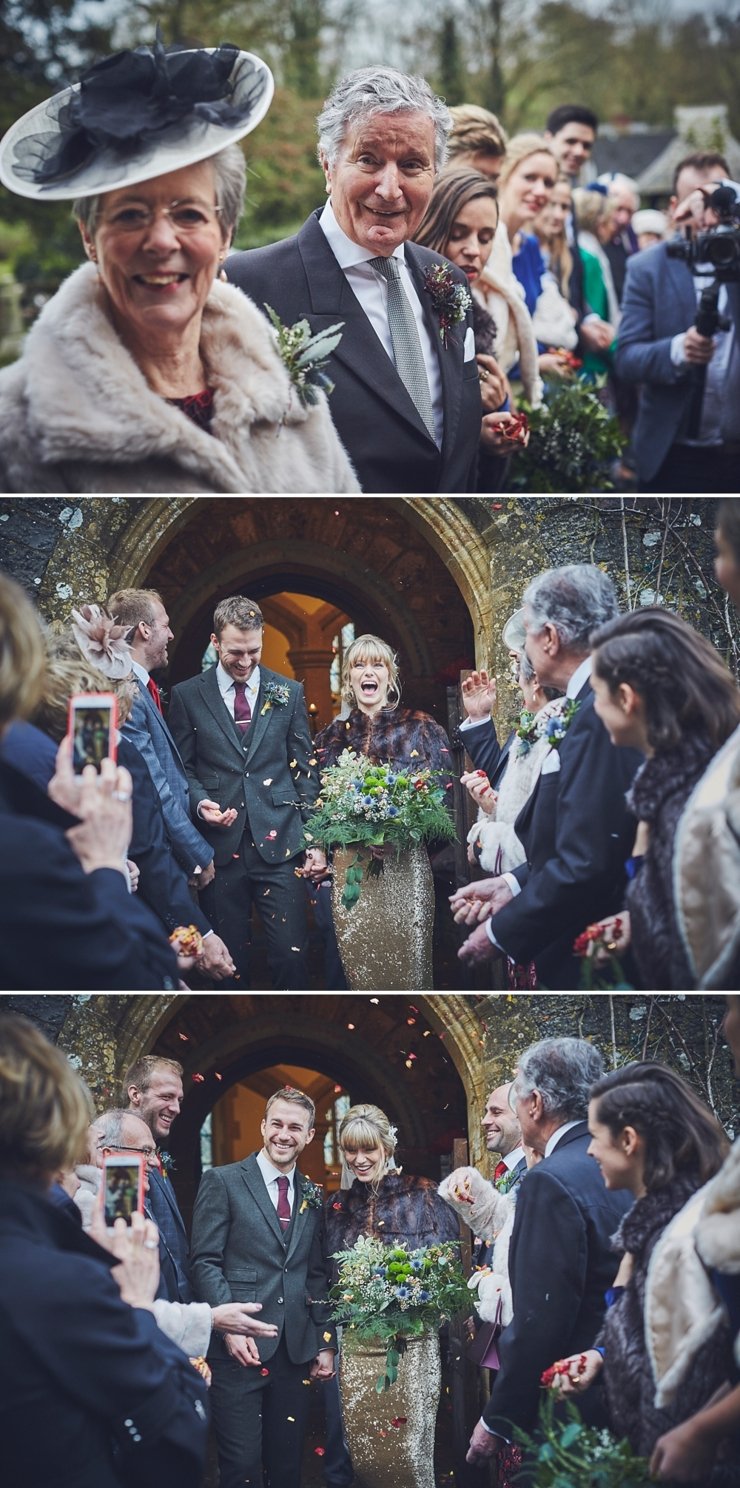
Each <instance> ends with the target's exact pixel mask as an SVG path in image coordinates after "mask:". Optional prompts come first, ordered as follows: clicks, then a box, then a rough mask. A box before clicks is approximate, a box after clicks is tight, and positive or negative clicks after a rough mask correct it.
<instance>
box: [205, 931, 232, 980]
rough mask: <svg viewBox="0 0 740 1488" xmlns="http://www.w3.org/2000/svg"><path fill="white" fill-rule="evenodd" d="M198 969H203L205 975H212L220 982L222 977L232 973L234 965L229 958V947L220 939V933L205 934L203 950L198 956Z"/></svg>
mask: <svg viewBox="0 0 740 1488" xmlns="http://www.w3.org/2000/svg"><path fill="white" fill-rule="evenodd" d="M198 970H199V971H204V972H205V973H206V974H207V976H210V977H213V979H214V981H216V982H220V981H222V980H223V978H224V977H230V976H233V975H234V972H235V971H236V966H235V965H234V962H233V961H232V959H231V953H230V951H229V947H228V946H227V945H226V944H225V942H224V941H223V940H222V939H221V937H220V935H215V934H214V935H207V936H206V937H205V940H204V941H203V950H202V951H201V953H200V956H199V957H198Z"/></svg>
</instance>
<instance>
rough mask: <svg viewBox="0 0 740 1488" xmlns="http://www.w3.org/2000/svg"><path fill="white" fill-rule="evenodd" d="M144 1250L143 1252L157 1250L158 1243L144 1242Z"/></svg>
mask: <svg viewBox="0 0 740 1488" xmlns="http://www.w3.org/2000/svg"><path fill="white" fill-rule="evenodd" d="M144 1249H145V1250H159V1241H158V1240H145V1241H144Z"/></svg>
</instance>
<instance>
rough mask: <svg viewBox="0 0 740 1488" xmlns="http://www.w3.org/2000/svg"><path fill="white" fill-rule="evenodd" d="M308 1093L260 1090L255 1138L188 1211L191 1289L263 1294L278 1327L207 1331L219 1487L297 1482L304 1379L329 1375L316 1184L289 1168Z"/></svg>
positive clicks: (307, 1122)
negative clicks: (258, 1144) (247, 1332)
mask: <svg viewBox="0 0 740 1488" xmlns="http://www.w3.org/2000/svg"><path fill="white" fill-rule="evenodd" d="M314 1125H315V1111H314V1105H313V1102H312V1101H311V1100H310V1099H309V1097H308V1096H307V1095H304V1094H303V1092H302V1091H300V1090H295V1089H293V1088H292V1087H285V1088H284V1089H282V1090H278V1091H276V1093H275V1094H274V1095H272V1096H271V1097H270V1099H269V1100H268V1102H267V1107H266V1109H265V1116H264V1120H263V1122H262V1137H263V1141H264V1146H263V1148H262V1150H261V1152H258V1153H256V1154H255V1153H253V1154H252V1156H251V1157H248V1158H246V1159H245V1160H244V1161H243V1162H238V1163H228V1164H227V1165H226V1166H225V1167H223V1168H211V1170H210V1171H209V1172H207V1173H204V1175H203V1179H202V1182H201V1185H200V1188H199V1190H198V1196H197V1199H196V1201H195V1210H194V1213H193V1232H192V1248H191V1268H192V1276H193V1283H194V1286H195V1290H196V1293H197V1295H198V1297H199V1298H200V1300H202V1301H204V1302H208V1303H209V1304H210V1306H211V1307H217V1306H218V1305H219V1304H220V1303H222V1302H261V1303H262V1317H263V1320H264V1321H265V1322H269V1323H275V1324H277V1328H278V1336H277V1338H266V1339H262V1338H260V1339H253V1338H241V1337H237V1335H236V1334H228V1333H227V1334H226V1335H225V1336H224V1338H223V1340H221V1339H217V1337H216V1335H215V1334H213V1335H212V1341H211V1346H210V1349H209V1352H208V1359H209V1363H210V1365H211V1369H212V1371H213V1386H212V1390H211V1404H212V1409H213V1421H214V1426H215V1430H216V1438H217V1441H218V1461H219V1483H220V1488H244V1485H251V1488H261V1485H262V1481H263V1478H262V1470H263V1466H264V1468H265V1469H266V1471H267V1475H268V1479H269V1483H270V1488H300V1482H301V1456H302V1450H303V1438H304V1435H305V1430H306V1421H307V1417H308V1407H309V1399H310V1395H309V1391H308V1389H307V1388H306V1381H307V1380H308V1379H309V1378H312V1379H330V1378H331V1377H332V1375H333V1373H334V1355H335V1352H336V1337H335V1333H334V1329H333V1328H332V1326H331V1324H330V1323H329V1321H328V1313H329V1308H328V1305H327V1301H326V1298H327V1294H328V1287H329V1277H328V1274H327V1266H326V1261H325V1258H324V1229H323V1195H322V1192H321V1189H320V1188H318V1187H316V1186H315V1185H314V1184H312V1183H311V1182H310V1180H309V1179H307V1178H305V1177H304V1176H303V1174H301V1173H300V1172H299V1171H298V1168H297V1166H296V1164H297V1161H298V1159H299V1158H300V1155H301V1153H302V1152H303V1150H304V1148H305V1147H307V1146H308V1143H309V1142H310V1141H311V1140H312V1139H313V1135H314Z"/></svg>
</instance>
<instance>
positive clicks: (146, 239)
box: [0, 40, 358, 492]
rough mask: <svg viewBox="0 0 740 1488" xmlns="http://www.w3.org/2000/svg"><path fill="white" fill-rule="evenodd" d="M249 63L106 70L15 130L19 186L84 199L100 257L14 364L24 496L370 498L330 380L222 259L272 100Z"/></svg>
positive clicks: (158, 57)
mask: <svg viewBox="0 0 740 1488" xmlns="http://www.w3.org/2000/svg"><path fill="white" fill-rule="evenodd" d="M272 91H273V81H272V75H271V73H270V71H269V68H267V67H266V66H265V64H264V63H263V62H262V61H261V60H260V59H259V57H255V56H253V55H252V54H251V53H248V52H240V51H238V49H237V48H236V47H232V46H221V47H218V48H216V49H214V50H212V51H211V50H192V51H169V52H166V51H165V50H164V49H163V47H162V46H161V44H160V42H159V40H158V41H157V43H156V44H155V46H154V47H153V48H148V47H139V48H137V49H136V50H135V51H132V52H121V53H118V54H117V55H116V56H114V57H109V58H106V59H105V60H104V61H102V62H99V63H96V64H95V66H94V67H92V68H90V69H89V71H88V72H87V73H85V74H84V76H83V78H82V80H81V83H80V84H79V85H76V86H75V87H74V88H70V89H66V90H65V91H64V92H63V93H62V94H59V95H57V96H56V97H54V98H52V99H50V100H49V101H48V102H47V103H45V104H41V105H39V107H38V108H36V109H32V110H31V112H30V113H29V114H26V115H25V116H24V117H23V118H22V119H21V120H20V121H19V122H18V123H17V124H15V125H14V126H13V128H12V129H10V130H9V131H8V133H7V134H6V136H5V138H4V139H3V142H2V146H1V147H0V179H2V181H3V182H4V184H5V185H6V186H8V187H9V188H10V189H11V190H12V191H15V192H17V193H18V194H20V195H21V196H28V197H33V198H35V199H37V200H44V199H45V200H52V201H58V200H74V212H75V216H76V218H77V221H78V224H79V228H80V232H81V235H82V241H83V244H84V248H85V252H86V254H87V257H88V259H89V260H90V262H89V263H88V264H85V265H83V266H82V267H81V268H79V269H77V270H76V272H75V273H73V274H72V275H71V277H70V278H69V279H68V280H66V282H65V283H64V284H62V286H61V288H60V289H59V290H58V291H57V293H56V294H55V295H54V296H53V297H52V299H51V300H50V301H49V303H48V304H47V305H46V306H45V307H44V310H43V311H42V313H41V315H40V316H39V319H38V321H37V322H36V324H35V325H34V327H33V329H32V330H31V332H30V334H29V336H28V338H27V341H26V344H25V347H24V350H23V353H22V355H21V357H20V359H19V361H18V362H17V363H16V364H15V365H14V366H13V367H9V368H7V369H5V370H4V371H3V372H2V373H0V476H1V477H2V487H3V489H4V490H6V491H45V492H47V491H70V492H84V491H88V492H112V491H135V492H148V491H166V492H184V491H211V492H221V491H230V492H235V491H268V492H293V491H327V490H328V491H355V490H357V489H358V485H357V482H356V479H355V476H354V473H353V471H352V468H351V466H350V463H349V460H348V459H347V456H346V455H345V452H344V450H343V448H342V446H341V444H340V442H339V439H338V437H337V435H336V432H335V430H334V426H333V424H332V421H331V418H330V415H329V411H328V408H327V405H326V401H325V398H324V395H323V393H322V392H320V391H319V390H318V388H315V387H310V388H309V390H308V392H309V396H308V397H307V396H306V390H305V388H301V389H300V392H299V391H298V390H297V389H296V387H294V386H293V384H292V382H291V378H290V376H289V373H288V371H287V370H286V367H285V366H284V365H283V363H282V361H281V358H280V355H279V353H278V350H277V346H276V344H275V338H274V334H273V331H272V330H271V328H270V326H269V325H268V324H267V323H266V322H265V320H264V317H263V316H262V314H261V313H260V312H258V310H257V308H256V307H255V306H254V305H253V304H252V303H251V302H250V301H249V300H248V299H247V298H246V297H245V296H244V295H243V294H241V293H240V292H239V291H237V290H235V289H234V287H233V286H232V285H228V284H226V283H222V282H221V265H222V264H223V261H224V259H225V257H226V254H227V251H228V249H229V247H230V244H231V241H232V239H233V236H234V232H235V230H236V226H237V223H238V221H239V217H240V214H241V210H242V207H243V202H244V186H245V163H244V157H243V155H242V152H241V150H240V149H239V148H238V147H237V144H236V141H237V140H238V139H241V138H242V137H243V136H244V135H246V134H248V133H249V132H250V131H251V130H252V129H254V128H255V126H256V125H257V124H258V123H259V122H260V120H261V119H262V117H263V116H264V114H265V113H266V112H267V109H268V107H269V105H270V100H271V98H272Z"/></svg>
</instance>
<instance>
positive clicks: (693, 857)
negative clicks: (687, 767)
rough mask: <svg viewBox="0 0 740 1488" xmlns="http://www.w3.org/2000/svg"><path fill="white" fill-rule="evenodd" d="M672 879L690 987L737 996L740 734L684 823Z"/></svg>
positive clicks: (712, 769)
mask: <svg viewBox="0 0 740 1488" xmlns="http://www.w3.org/2000/svg"><path fill="white" fill-rule="evenodd" d="M673 873H674V892H675V902H676V915H677V919H678V923H679V927H680V930H681V933H682V935H683V937H684V941H685V943H686V949H687V952H688V955H689V959H690V963H691V965H692V967H693V970H694V975H695V981H693V982H692V986H694V987H703V988H707V987H711V988H714V989H717V988H719V989H722V990H724V991H726V992H730V991H733V990H734V989H735V988H736V987H740V728H736V729H735V732H734V733H733V734H731V735H730V737H729V739H728V740H727V742H726V743H725V744H724V745H723V746H722V749H721V750H720V751H719V753H718V754H717V755H715V757H714V759H713V760H712V762H711V764H710V766H709V768H708V769H707V771H706V773H705V774H704V775H703V776H702V778H701V780H700V781H699V784H698V785H697V787H696V790H695V791H694V793H693V795H692V796H691V799H690V800H689V803H688V805H687V807H686V810H685V811H684V814H683V816H682V817H681V821H680V823H679V827H678V831H677V833H676V851H675V856H674V862H673ZM707 884H711V886H712V888H711V893H707Z"/></svg>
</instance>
